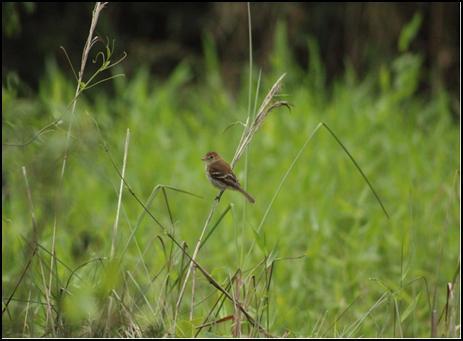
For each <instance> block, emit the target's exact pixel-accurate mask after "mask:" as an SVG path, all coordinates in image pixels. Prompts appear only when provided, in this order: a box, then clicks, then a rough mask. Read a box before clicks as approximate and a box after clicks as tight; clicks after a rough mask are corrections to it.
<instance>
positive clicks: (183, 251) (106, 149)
mask: <svg viewBox="0 0 463 341" xmlns="http://www.w3.org/2000/svg"><path fill="white" fill-rule="evenodd" d="M103 142H104V141H103ZM103 147H104V149H105V151H106V153H107V154H108V156H109V158H110V161H111V164H112V166H113V167H114V169H115V170H116V172H117V174H118V176H119V177H120V178H121V179H122V180H123V182H124V184H125V186H126V187H127V190H128V191H129V193H130V194H131V195H132V197H133V198H134V199H135V200H136V201H137V202H138V204H140V206H141V207H142V208H143V209H144V210H145V212H146V213H147V214H148V215H149V216H150V218H151V219H152V220H153V221H154V222H155V223H156V224H157V225H158V226H159V227H160V228H161V229H162V230H163V232H164V233H165V235H166V236H167V237H168V238H169V239H170V240H171V241H172V242H173V243H174V244H175V246H176V247H177V248H179V249H180V250H181V251H182V254H183V255H184V256H186V258H188V260H187V261H189V262H191V263H192V264H194V265H195V266H196V268H197V269H198V270H199V271H200V272H201V274H202V275H203V276H204V277H205V278H206V279H207V281H208V282H209V284H211V285H212V286H213V287H214V288H216V289H217V290H219V291H220V292H222V293H223V294H224V295H225V297H226V298H227V299H228V300H230V301H231V302H233V298H232V297H231V295H230V294H229V293H228V292H227V291H226V290H225V289H224V288H223V287H222V286H221V285H220V283H218V282H217V281H216V280H215V279H214V277H212V276H211V275H210V274H209V272H207V270H206V269H205V268H203V267H202V266H201V265H200V264H199V263H198V262H197V261H196V260H195V259H194V258H193V257H192V256H190V254H189V253H188V252H187V251H186V250H185V249H184V247H183V246H182V244H180V243H179V242H178V241H177V239H176V238H175V237H174V235H173V234H172V233H170V232H169V231H168V230H167V228H166V227H165V226H164V225H163V224H162V223H161V222H160V221H159V220H158V219H157V218H156V217H155V216H154V215H153V214H152V213H151V212H150V211H149V210H148V208H147V207H146V206H145V204H144V203H143V202H142V201H141V200H140V198H139V197H138V196H137V195H136V194H135V192H134V191H133V189H132V188H131V187H130V185H129V184H128V183H127V181H126V180H125V178H124V177H123V176H122V174H121V172H120V171H119V169H118V168H117V166H116V163H115V162H114V160H113V158H112V157H111V154H110V153H109V149H108V146H107V144H106V143H105V142H104V143H103ZM237 306H238V308H239V309H240V310H241V312H242V313H243V314H244V316H245V317H246V319H247V320H248V321H249V323H251V324H252V325H253V326H255V327H257V328H258V329H259V330H260V331H261V332H262V333H263V334H264V335H265V336H268V337H271V334H269V333H268V332H267V331H266V330H265V329H264V328H263V327H262V326H261V325H260V324H259V323H258V322H257V321H256V320H255V319H254V318H253V317H252V316H251V315H250V314H249V313H248V312H247V311H246V309H245V308H244V307H243V306H242V305H241V304H237ZM174 314H175V315H176V314H177V312H175V313H174ZM174 323H175V321H174ZM174 326H175V324H174ZM174 330H175V328H174Z"/></svg>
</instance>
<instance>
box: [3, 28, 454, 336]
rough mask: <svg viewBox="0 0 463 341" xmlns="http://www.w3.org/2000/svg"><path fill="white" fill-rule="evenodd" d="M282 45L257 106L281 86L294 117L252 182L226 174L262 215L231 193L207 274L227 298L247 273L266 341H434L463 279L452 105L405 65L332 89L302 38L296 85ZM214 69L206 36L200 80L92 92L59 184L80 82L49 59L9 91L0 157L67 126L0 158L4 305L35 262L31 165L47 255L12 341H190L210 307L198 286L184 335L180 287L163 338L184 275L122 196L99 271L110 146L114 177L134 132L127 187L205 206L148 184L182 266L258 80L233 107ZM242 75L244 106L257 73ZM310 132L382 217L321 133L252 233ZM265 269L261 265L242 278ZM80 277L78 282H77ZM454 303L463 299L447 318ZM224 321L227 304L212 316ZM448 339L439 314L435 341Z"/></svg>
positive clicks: (7, 315) (15, 308)
mask: <svg viewBox="0 0 463 341" xmlns="http://www.w3.org/2000/svg"><path fill="white" fill-rule="evenodd" d="M275 39H276V41H275V49H274V53H273V55H271V56H270V61H271V63H270V68H269V69H266V70H264V71H263V72H262V76H261V80H260V91H259V94H260V95H259V99H258V103H257V107H258V106H259V105H260V103H261V101H262V99H263V96H264V95H265V93H266V92H267V91H268V90H269V89H270V87H271V86H272V84H273V82H274V81H275V80H276V79H277V78H278V76H279V75H280V74H282V73H283V72H286V73H287V77H286V79H285V82H284V87H283V90H282V93H284V94H285V95H286V96H285V97H282V99H284V100H287V101H289V102H290V103H291V104H292V105H293V106H292V109H291V111H290V112H289V111H287V110H286V109H277V110H275V111H273V112H272V113H271V114H270V115H269V117H268V118H267V119H266V121H265V122H264V124H263V126H262V128H261V130H259V131H258V133H257V134H256V136H255V138H254V140H253V141H252V143H251V145H250V148H249V150H248V153H247V175H246V174H245V159H244V158H243V159H242V160H240V162H239V163H238V164H237V166H236V168H235V170H236V174H237V176H238V178H239V179H244V178H246V179H247V180H246V185H247V189H248V190H249V192H250V193H251V194H253V196H254V197H255V198H256V204H255V205H248V204H247V203H246V202H245V199H244V198H243V197H242V196H240V195H239V193H236V192H225V194H224V195H223V197H222V200H221V202H220V204H219V206H218V208H217V210H216V212H215V214H214V216H213V218H212V223H213V224H215V223H216V222H217V220H218V219H219V217H221V214H222V212H224V211H225V210H227V212H226V214H225V215H224V216H223V217H222V219H221V220H220V221H219V224H217V225H212V226H214V231H213V233H212V234H210V236H209V237H208V239H207V243H205V244H204V245H203V247H202V248H201V250H200V252H199V256H198V261H199V262H200V264H201V265H202V266H204V267H205V268H206V269H207V270H208V271H209V273H211V274H212V276H214V278H215V279H216V280H217V281H219V282H220V283H222V285H223V287H226V286H227V281H228V280H229V279H230V277H232V276H233V274H235V272H236V271H237V270H238V269H241V271H243V274H242V283H243V284H242V285H241V289H240V290H241V293H240V295H241V297H242V298H243V297H245V300H244V301H245V303H244V305H245V306H246V308H247V310H248V312H249V313H250V314H251V315H252V316H254V317H255V318H256V319H258V320H260V323H261V325H262V326H264V327H265V328H266V329H267V330H268V332H269V333H271V334H272V335H279V336H282V335H284V333H285V332H288V333H289V335H290V336H307V337H316V336H330V337H336V336H353V337H392V336H396V337H399V336H409V337H427V336H430V335H431V327H430V326H431V315H432V309H434V308H435V309H436V310H437V315H438V317H439V316H440V314H441V312H442V311H443V310H444V308H445V304H446V302H447V291H446V286H447V283H448V282H452V280H453V278H454V276H455V272H456V271H457V269H459V236H460V229H459V226H460V220H459V206H460V199H459V195H460V192H459V185H460V183H459V179H460V173H459V162H460V160H459V128H458V124H457V123H456V122H452V119H451V113H450V110H451V109H450V108H451V99H450V98H449V96H448V95H447V93H446V92H445V89H440V90H439V91H438V92H437V93H435V94H433V95H430V96H427V95H423V94H421V93H418V92H417V87H418V84H419V79H420V77H422V76H423V72H424V69H422V65H421V59H420V56H419V55H416V54H413V53H411V52H407V51H404V52H401V53H398V54H397V56H396V58H395V59H394V60H391V61H390V63H387V64H384V65H382V66H381V67H379V68H378V69H372V70H371V71H370V72H369V74H368V75H367V76H366V77H362V78H359V77H358V76H357V75H356V74H355V72H354V71H353V70H352V69H351V68H349V67H347V71H346V73H345V75H343V76H341V77H339V78H338V79H337V80H336V81H335V82H334V84H333V85H332V86H327V85H326V82H325V76H324V74H325V73H324V69H323V62H322V61H321V58H320V56H318V52H317V51H318V48H317V43H316V40H314V39H311V40H309V41H308V46H309V51H310V55H309V60H308V63H307V64H308V67H307V68H306V69H302V68H300V67H298V66H296V64H295V63H294V61H293V60H292V59H291V55H290V53H288V51H289V50H290V49H289V48H288V42H287V41H286V35H285V29H284V25H282V24H281V25H279V29H278V30H277V33H276V37H275ZM128 58H130V55H129V57H128ZM219 66H220V62H219V60H218V59H217V53H216V51H215V48H214V46H213V44H212V42H211V40H210V39H207V38H206V39H205V40H204V69H203V70H202V73H201V76H200V77H199V79H197V80H195V81H193V80H192V79H193V68H192V66H191V65H190V64H189V63H188V62H185V63H181V64H179V65H178V66H177V68H176V69H175V70H174V71H173V72H172V74H171V76H170V77H169V78H168V79H167V80H164V81H161V80H158V79H157V78H156V77H153V76H152V75H150V74H149V73H148V71H147V70H148V69H147V68H145V67H143V66H141V67H140V68H139V70H137V71H136V72H135V74H134V75H131V76H128V77H125V78H117V79H114V80H112V82H113V85H114V90H113V91H110V92H109V91H107V92H105V91H103V90H102V86H99V87H95V88H93V89H92V90H90V91H89V92H88V95H87V93H85V94H84V95H83V96H82V97H81V98H79V101H78V103H77V107H76V112H75V121H74V125H73V129H72V132H71V138H70V141H71V142H70V147H69V158H68V162H67V168H66V173H65V175H64V178H63V182H62V183H60V171H61V164H62V160H63V153H64V152H65V141H66V133H67V127H68V123H69V117H70V115H69V103H70V101H71V100H72V98H73V95H74V91H75V85H74V84H73V83H72V79H73V76H72V74H71V73H68V72H67V71H66V72H65V71H62V70H59V69H57V67H56V66H55V63H53V62H52V61H50V62H49V63H48V64H47V65H46V66H45V67H46V68H47V72H46V77H44V79H43V80H42V81H41V82H40V87H39V91H38V94H37V96H25V97H23V96H20V95H19V94H18V93H19V92H18V90H17V89H18V88H20V84H19V85H18V83H17V82H16V83H15V79H14V77H11V79H9V80H8V81H5V82H3V83H2V113H3V124H2V136H3V138H2V140H3V143H4V144H5V143H21V142H24V141H27V140H28V139H30V137H32V136H33V135H34V134H35V133H36V132H38V131H39V130H40V129H41V128H42V127H44V126H45V125H47V124H49V123H50V122H52V121H53V120H54V119H57V118H59V117H60V116H61V115H63V114H64V116H63V120H64V122H63V123H62V124H60V125H57V126H56V127H54V128H53V129H51V130H47V132H45V133H43V134H42V135H40V137H38V138H37V139H35V140H33V142H31V143H29V144H27V145H26V146H23V147H10V146H5V145H4V146H3V153H2V178H3V192H2V215H3V219H2V297H3V303H4V304H3V306H4V307H5V303H6V301H7V299H8V298H9V297H10V295H11V293H12V292H13V290H14V288H15V286H16V284H17V283H18V281H19V279H20V278H21V273H22V271H23V270H24V269H25V267H26V265H27V263H28V260H29V257H30V256H31V253H32V252H31V248H30V247H28V245H30V244H28V242H31V241H32V240H33V234H32V231H33V225H32V222H31V205H30V202H29V200H28V197H27V187H26V183H25V178H24V175H23V172H22V167H23V166H25V167H26V170H27V177H28V183H29V187H30V192H31V198H32V200H31V202H32V204H33V213H34V215H35V221H36V230H37V241H38V242H39V243H40V245H41V246H42V247H40V248H39V249H38V250H37V252H36V254H35V255H34V257H33V258H32V261H31V264H30V267H29V268H28V269H27V271H26V272H25V275H24V278H23V279H22V281H21V282H20V284H19V286H18V288H17V290H16V292H15V294H14V297H13V299H12V300H11V302H10V303H9V305H8V308H7V309H6V311H5V312H4V313H3V314H2V335H3V336H43V335H55V336H102V335H107V336H129V335H134V336H155V335H161V336H162V335H172V333H175V334H176V335H177V336H190V335H194V333H195V327H196V326H198V325H200V324H201V323H202V322H203V320H204V318H205V317H206V315H207V314H208V313H209V311H210V309H211V308H212V306H213V304H214V303H215V302H216V300H217V299H218V298H219V293H218V291H217V290H216V289H215V288H214V287H212V286H211V285H210V284H209V283H208V282H207V281H206V280H205V279H204V277H202V276H201V274H200V272H199V271H198V270H196V272H195V302H196V303H197V306H195V308H194V311H193V319H192V320H191V321H190V320H189V315H190V302H191V286H190V285H188V286H187V290H186V296H185V298H184V300H183V301H182V302H183V303H182V306H181V310H180V312H179V318H178V320H177V325H176V329H175V331H174V330H173V322H172V317H173V309H174V307H175V302H176V300H177V295H178V290H179V286H180V284H181V282H182V281H181V280H180V281H177V278H178V276H179V273H180V269H182V268H184V266H185V265H186V264H187V259H186V258H185V257H184V256H182V253H181V252H180V251H179V249H178V248H175V247H174V246H172V243H171V241H170V240H169V239H168V238H167V236H166V234H165V233H164V232H163V231H162V230H161V229H160V228H159V227H158V226H157V225H156V224H155V223H154V222H153V220H152V219H150V217H149V216H148V215H147V214H145V213H144V210H143V208H142V207H141V205H140V204H139V203H138V202H137V201H136V200H135V199H134V198H133V197H132V196H131V195H130V193H129V192H128V191H127V190H124V192H123V194H122V206H121V211H120V219H119V226H118V230H117V236H116V240H115V258H114V259H113V260H112V261H111V260H110V259H109V256H110V250H111V243H112V231H113V224H114V220H115V216H116V209H117V201H118V195H119V184H120V178H119V176H118V174H117V172H116V171H115V169H114V168H113V166H112V164H111V161H110V158H109V155H108V153H106V152H105V150H104V148H103V141H105V142H106V143H107V146H108V147H109V152H110V155H111V156H112V157H113V158H114V159H115V162H116V163H117V165H118V167H119V169H121V168H122V159H123V154H124V141H125V134H126V130H127V128H129V129H130V134H131V136H130V144H129V147H128V155H127V165H126V179H127V181H128V183H129V184H130V186H131V187H132V189H133V190H134V192H135V193H136V195H137V196H138V197H139V198H140V199H141V200H142V201H143V202H146V201H147V200H148V198H149V196H150V194H151V193H152V190H153V189H154V188H155V187H156V186H157V185H159V184H162V185H169V186H173V187H175V188H178V189H182V190H184V191H188V192H191V193H194V194H196V195H198V196H201V199H199V198H197V197H194V196H191V195H188V194H185V193H181V192H178V191H175V190H170V189H166V190H165V191H164V190H162V187H158V189H156V190H155V197H154V200H153V201H152V204H149V205H147V206H148V207H149V209H150V211H151V212H152V214H153V215H154V216H155V217H156V218H157V219H159V221H160V222H161V223H162V224H163V225H164V226H166V227H167V229H168V230H169V231H170V232H171V233H173V234H174V235H175V237H176V239H177V240H178V241H181V242H183V241H185V242H186V244H187V245H188V250H189V252H190V253H191V252H192V251H193V248H194V246H195V243H196V240H197V238H198V237H199V234H200V233H201V229H202V226H203V224H204V221H205V219H206V217H207V214H208V212H209V209H210V207H211V204H212V201H213V199H214V197H215V195H216V194H217V193H216V190H215V189H214V188H213V187H212V186H211V185H210V184H209V183H208V181H207V179H206V177H205V175H204V165H203V164H202V162H201V160H200V158H201V157H202V156H203V154H205V153H206V152H207V151H210V150H216V151H218V152H220V154H222V155H223V156H224V157H225V158H226V159H228V160H231V159H232V157H233V154H234V151H235V148H236V146H237V144H238V142H239V139H240V136H241V133H242V129H243V128H242V126H240V125H234V126H232V127H230V128H228V129H226V128H227V127H229V126H230V124H232V123H234V122H236V121H243V122H244V121H245V120H246V116H247V111H248V109H247V108H248V106H249V103H248V97H249V93H248V92H249V87H248V82H249V78H248V76H247V75H248V69H249V66H243V75H244V76H243V80H242V87H241V88H240V90H239V91H238V92H232V91H231V90H230V89H228V88H227V87H226V86H225V85H224V83H225V82H224V81H223V80H222V79H221V76H220V71H219ZM253 70H254V74H253V83H254V84H253V94H252V96H251V97H252V98H254V95H255V92H254V91H255V87H256V85H257V82H258V79H259V69H258V66H257V65H254V67H253ZM119 71H120V70H119ZM116 73H117V72H116V71H115V74H116ZM245 75H246V76H245ZM253 107H254V103H253V104H252V105H251V108H253ZM95 121H96V122H98V125H99V127H100V130H101V136H100V133H99V132H98V130H97V128H96V125H95ZM319 122H324V123H326V124H327V125H328V126H329V127H330V128H331V129H332V130H333V131H334V132H335V133H336V135H337V136H338V137H339V138H340V140H341V141H342V143H343V144H344V145H345V146H346V148H347V149H348V150H349V152H350V153H351V154H352V155H353V157H354V158H355V159H356V161H357V162H358V164H359V165H360V167H361V168H362V170H363V171H364V172H365V174H366V176H367V177H368V179H369V180H370V182H371V183H372V185H373V187H374V188H375V190H376V191H377V193H378V195H379V196H380V198H381V200H382V202H383V203H384V205H385V207H386V209H387V210H388V213H389V214H390V219H387V218H386V216H385V214H384V212H383V211H382V209H381V207H380V206H379V204H378V202H377V201H376V199H375V197H374V195H373V194H372V193H371V191H370V190H369V187H368V184H367V183H366V182H365V180H364V179H363V178H362V176H361V175H360V173H359V172H358V170H357V169H356V168H355V166H354V165H353V163H352V162H351V160H350V159H349V157H348V156H347V154H346V153H345V152H344V151H343V150H342V148H341V147H340V146H339V144H338V143H337V142H336V141H335V139H334V138H333V137H332V136H331V135H330V134H329V133H328V131H327V130H325V129H323V128H322V129H319V130H318V131H317V133H316V134H315V135H314V137H313V138H312V140H311V141H310V143H309V144H308V145H307V147H306V148H305V149H304V151H303V153H302V154H301V156H300V159H299V160H298V161H297V163H296V164H295V165H294V168H293V169H292V171H291V172H290V173H289V175H288V177H287V178H286V180H285V182H284V184H283V186H282V187H281V191H280V192H279V193H278V195H277V196H276V197H275V200H274V202H273V205H272V206H271V209H270V210H269V213H268V215H267V217H266V219H265V221H264V223H263V224H262V226H261V229H260V231H257V228H258V227H259V225H260V223H261V221H262V218H263V216H264V214H265V212H266V209H267V207H268V205H269V203H270V202H271V200H272V198H273V196H274V194H275V191H276V190H277V187H278V184H279V183H280V181H281V180H282V178H283V176H284V174H285V172H286V171H287V170H288V168H289V167H290V165H291V163H292V161H293V160H294V158H295V157H296V155H297V153H298V151H299V150H300V149H301V147H302V146H303V144H304V142H305V141H306V140H307V138H308V137H309V136H310V134H311V133H312V132H313V130H314V129H315V128H316V127H317V125H318V124H319ZM230 207H231V208H230ZM55 217H56V256H57V258H58V259H59V262H57V263H55V264H54V269H55V270H57V272H56V271H55V272H54V274H53V277H52V287H51V295H52V296H51V297H50V302H51V303H52V304H53V305H54V310H52V312H51V314H50V316H49V318H48V319H47V308H46V304H44V303H46V302H47V297H46V296H47V295H46V291H47V290H48V287H49V276H50V274H49V268H50V254H49V252H50V250H51V248H52V234H53V226H54V221H55ZM212 226H210V228H212ZM132 231H135V232H134V233H133V235H134V238H133V239H130V236H131V235H132ZM128 241H130V243H129V244H128V247H127V249H125V248H126V246H127V243H128ZM252 245H254V247H253V248H252V249H251V246H252ZM292 257H294V258H295V259H288V258H292ZM262 260H264V263H263V264H264V265H262V264H261V265H260V266H258V267H257V268H255V269H252V268H253V267H254V266H255V265H257V264H259V263H260V262H261V261H262ZM272 265H273V266H272ZM79 266H81V267H80V268H79V269H78V270H76V271H75V272H74V274H73V276H72V277H71V271H70V270H69V269H77V268H78V267H79ZM68 268H69V269H68ZM249 269H252V270H249ZM270 269H271V270H272V271H270ZM248 270H249V271H248ZM253 276H254V277H253ZM270 276H271V277H270ZM458 276H459V273H458ZM253 278H254V279H253ZM253 281H255V282H256V286H257V288H256V289H255V290H254V287H253V283H254V282H253ZM190 283H191V282H190ZM269 283H270V284H269ZM457 283H459V281H457ZM172 285H174V286H173V287H172V290H170V289H169V288H171V286H172ZM238 285H239V282H237V281H234V283H233V285H232V286H231V289H230V293H231V294H232V295H233V296H236V295H237V292H236V290H237V286H238ZM267 285H269V287H268V290H267V289H266V287H267ZM243 287H244V289H243ZM63 288H65V289H64V290H63ZM459 290H460V288H459V285H457V288H456V289H455V295H456V298H455V299H456V301H455V302H459V292H460V291H459ZM110 296H111V299H109V297H110ZM203 299H205V300H204V301H202V300H203ZM110 300H111V301H112V303H109V301H110ZM454 304H455V303H454ZM109 306H112V308H111V309H109ZM219 306H220V305H218V307H219ZM458 311H459V306H456V307H454V311H453V314H454V317H453V318H454V319H455V320H456V324H457V325H458V324H459V319H460V316H459V313H458ZM234 313H235V314H236V312H234V309H233V304H231V303H230V302H228V301H226V302H225V303H224V304H223V306H222V308H221V310H220V313H219V314H218V316H217V317H216V318H217V319H218V318H221V317H226V316H228V315H230V314H234ZM260 317H261V319H260ZM241 319H242V328H241V329H242V333H243V335H246V334H248V333H249V334H251V335H257V334H258V332H257V330H256V329H255V328H251V327H250V325H249V324H248V323H247V322H246V319H245V318H244V316H241ZM452 333H454V334H452ZM459 333H460V332H459V329H458V331H455V329H452V328H451V327H449V322H447V321H446V320H445V317H442V319H441V321H440V323H439V324H438V335H444V336H452V335H457V334H458V335H459ZM200 335H203V336H213V335H220V336H231V335H232V322H231V321H226V322H223V323H219V324H217V325H216V326H214V327H213V328H212V329H211V330H210V331H207V328H205V329H203V330H202V331H201V334H200ZM261 335H262V334H261Z"/></svg>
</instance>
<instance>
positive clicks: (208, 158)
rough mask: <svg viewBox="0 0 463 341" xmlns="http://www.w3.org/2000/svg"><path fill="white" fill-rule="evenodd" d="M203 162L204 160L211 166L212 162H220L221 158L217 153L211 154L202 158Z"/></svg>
mask: <svg viewBox="0 0 463 341" xmlns="http://www.w3.org/2000/svg"><path fill="white" fill-rule="evenodd" d="M201 160H203V161H204V162H206V163H207V164H210V163H212V162H215V161H218V160H220V156H219V154H217V153H216V152H209V153H207V154H206V155H204V157H202V158H201Z"/></svg>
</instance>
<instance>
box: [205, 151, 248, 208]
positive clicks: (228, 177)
mask: <svg viewBox="0 0 463 341" xmlns="http://www.w3.org/2000/svg"><path fill="white" fill-rule="evenodd" d="M201 160H203V161H205V162H206V175H207V178H208V179H209V181H210V182H211V183H212V184H213V185H214V186H215V187H217V188H219V189H221V190H225V189H232V190H235V191H238V192H241V193H242V194H243V195H244V196H245V197H246V199H248V201H249V202H250V203H254V202H255V200H254V198H253V197H252V196H251V195H250V194H249V193H248V192H246V191H245V190H244V189H242V188H241V186H240V183H239V182H238V179H236V176H235V174H233V172H232V170H231V167H230V165H229V164H228V163H227V162H226V161H225V160H224V159H222V158H221V157H220V155H219V154H217V153H216V152H209V153H207V154H206V155H205V156H204V157H203V158H202V159H201Z"/></svg>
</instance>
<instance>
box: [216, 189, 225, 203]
mask: <svg viewBox="0 0 463 341" xmlns="http://www.w3.org/2000/svg"><path fill="white" fill-rule="evenodd" d="M224 191H225V190H224V189H223V190H221V191H220V193H219V194H217V196H216V197H215V199H214V200H217V201H220V198H221V197H222V194H223V192H224Z"/></svg>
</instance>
